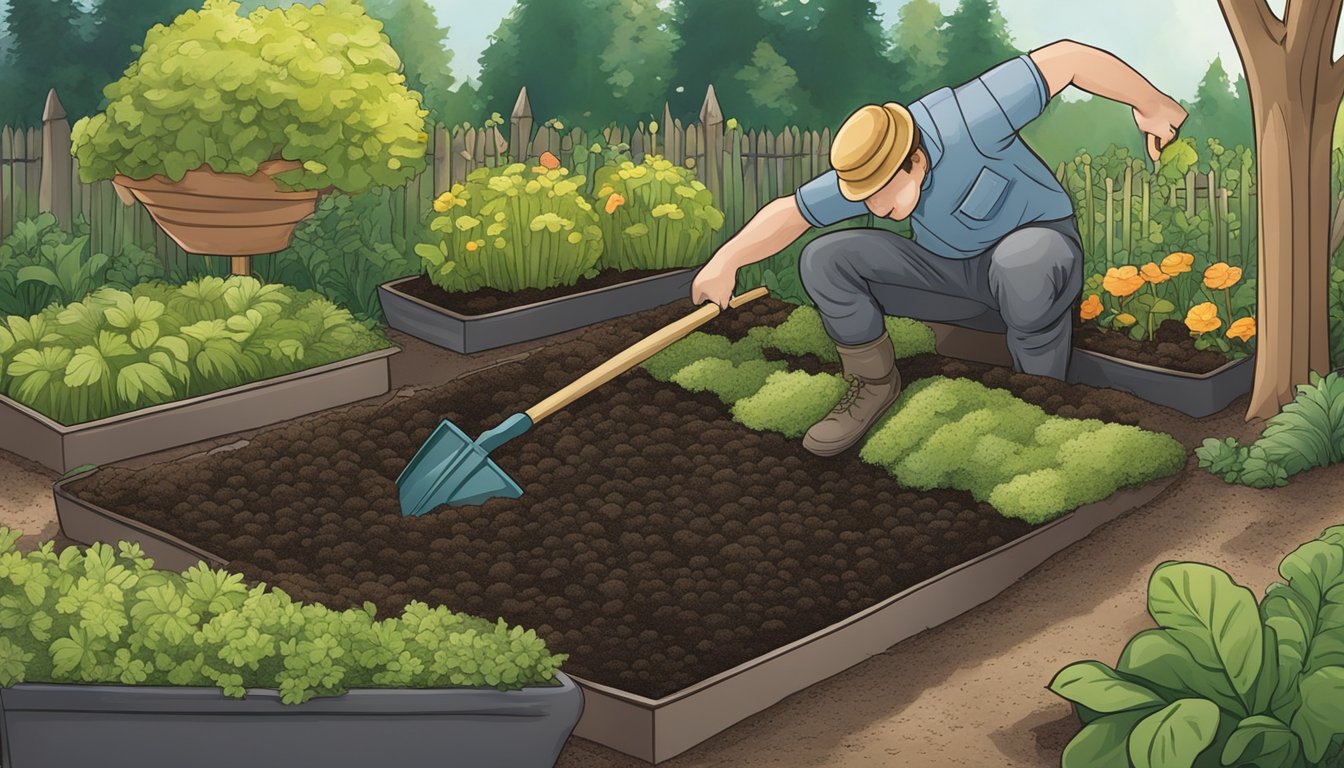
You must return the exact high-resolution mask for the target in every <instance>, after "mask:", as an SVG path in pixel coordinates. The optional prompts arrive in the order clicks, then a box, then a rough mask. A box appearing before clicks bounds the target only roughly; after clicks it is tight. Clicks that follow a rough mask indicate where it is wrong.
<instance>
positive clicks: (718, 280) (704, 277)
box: [691, 259, 737, 309]
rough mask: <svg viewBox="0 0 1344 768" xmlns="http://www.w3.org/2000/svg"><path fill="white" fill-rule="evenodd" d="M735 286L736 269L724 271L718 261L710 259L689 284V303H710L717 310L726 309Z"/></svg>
mask: <svg viewBox="0 0 1344 768" xmlns="http://www.w3.org/2000/svg"><path fill="white" fill-rule="evenodd" d="M736 284H737V270H736V269H725V268H724V266H723V264H722V262H720V261H719V260H718V259H710V260H709V263H707V264H705V266H704V267H703V268H702V269H701V270H700V271H699V272H698V273H697V274H696V276H695V280H694V281H693V282H692V283H691V301H692V302H693V303H695V304H703V303H705V302H706V301H712V302H714V303H715V304H717V305H719V309H727V308H728V302H729V301H730V300H731V299H732V298H733V288H734V287H735V286H736Z"/></svg>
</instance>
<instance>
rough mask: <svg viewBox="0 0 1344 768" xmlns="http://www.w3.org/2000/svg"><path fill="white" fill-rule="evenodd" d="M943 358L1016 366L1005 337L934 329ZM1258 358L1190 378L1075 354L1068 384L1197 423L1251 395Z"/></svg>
mask: <svg viewBox="0 0 1344 768" xmlns="http://www.w3.org/2000/svg"><path fill="white" fill-rule="evenodd" d="M928 325H929V326H930V327H931V328H933V332H934V338H935V339H936V349H937V351H938V354H940V355H945V356H947V357H957V358H961V359H963V360H973V361H975V362H977V363H987V364H990V365H1012V358H1011V357H1010V356H1009V355H1008V347H1007V344H1006V343H1005V342H1004V338H1003V335H1002V334H995V333H986V332H984V331H976V330H971V329H969V328H959V327H957V326H954V325H949V324H946V323H928ZM1254 361H1255V358H1254V356H1252V357H1247V358H1243V359H1241V360H1233V361H1230V362H1228V363H1227V364H1226V365H1223V366H1221V367H1219V368H1216V369H1214V370H1212V371H1209V372H1207V373H1186V372H1185V371H1174V370H1171V369H1170V368H1159V367H1157V366H1153V365H1146V364H1144V363H1135V362H1132V361H1129V360H1124V359H1122V358H1118V357H1114V356H1112V355H1106V354H1102V353H1100V352H1092V351H1090V350H1086V349H1078V348H1074V350H1073V357H1072V358H1071V359H1070V361H1069V375H1068V382H1069V383H1070V384H1087V385H1089V386H1093V387H1107V388H1110V389H1118V390H1121V391H1122V392H1129V393H1130V394H1133V395H1135V396H1136V397H1141V398H1143V399H1144V400H1147V401H1148V402H1150V403H1156V404H1157V405H1162V406H1166V407H1168V408H1173V409H1175V410H1177V411H1180V412H1181V413H1184V414H1187V415H1189V416H1194V417H1195V418H1204V417H1205V416H1212V415H1213V414H1215V413H1217V412H1219V411H1221V410H1223V409H1224V408H1226V407H1227V406H1228V405H1230V404H1231V403H1232V401H1233V400H1236V399H1237V398H1238V397H1241V396H1242V395H1244V394H1246V393H1247V392H1249V391H1251V382H1252V380H1253V379H1254V377H1255V362H1254Z"/></svg>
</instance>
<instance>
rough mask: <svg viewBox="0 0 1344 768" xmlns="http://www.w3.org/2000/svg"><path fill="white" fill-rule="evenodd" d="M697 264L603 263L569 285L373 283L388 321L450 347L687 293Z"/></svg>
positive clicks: (593, 319)
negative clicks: (627, 266)
mask: <svg viewBox="0 0 1344 768" xmlns="http://www.w3.org/2000/svg"><path fill="white" fill-rule="evenodd" d="M695 272H696V269H695V268H690V269H675V270H671V271H657V270H645V271H639V272H617V271H611V270H608V271H606V272H603V273H601V274H599V275H597V276H595V277H593V278H590V279H586V280H580V281H579V282H578V283H576V284H575V285H572V286H561V287H557V288H549V289H546V290H536V289H532V290H525V291H518V292H515V293H505V292H502V291H496V290H493V289H489V288H485V289H481V290H478V291H475V292H472V293H470V294H452V293H448V292H447V291H444V290H443V289H441V288H439V287H437V286H435V285H434V284H433V283H431V282H430V281H429V279H428V278H426V277H425V276H424V275H417V276H411V277H405V278H401V279H399V280H393V281H392V282H389V283H384V284H383V285H380V286H378V300H379V301H380V302H381V304H382V307H383V313H384V314H385V315H386V316H387V323H388V325H389V326H391V327H393V328H395V329H397V330H399V331H402V332H403V333H409V334H410V335H412V336H415V337H416V338H419V339H423V340H425V341H428V342H429V343H431V344H436V345H438V346H440V347H446V348H447V349H451V350H453V351H454V352H462V353H468V354H469V353H472V352H480V351H482V350H486V349H493V348H495V347H502V346H505V345H508V344H516V343H518V342H522V341H529V340H531V339H538V338H541V337H543V336H550V335H552V334H556V333H563V332H564V331H571V330H574V329H575V328H582V327H584V326H587V325H592V324H594V323H599V322H602V321H603V320H611V319H613V318H617V317H623V316H625V315H630V314H633V313H635V312H641V311H643V310H646V309H651V308H653V307H657V306H660V305H662V304H667V303H668V302H672V301H676V300H677V299H689V297H690V295H691V280H692V279H693V278H694V277H695Z"/></svg>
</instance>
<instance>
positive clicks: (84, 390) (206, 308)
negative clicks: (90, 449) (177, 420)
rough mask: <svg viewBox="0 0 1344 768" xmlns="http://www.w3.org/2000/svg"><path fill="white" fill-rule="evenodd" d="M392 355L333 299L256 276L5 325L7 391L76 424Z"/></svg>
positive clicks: (3, 382)
mask: <svg viewBox="0 0 1344 768" xmlns="http://www.w3.org/2000/svg"><path fill="white" fill-rule="evenodd" d="M386 346H387V341H386V340H385V339H384V338H383V337H382V335H381V334H380V333H375V332H373V331H370V330H368V329H366V328H364V327H363V326H362V325H360V324H359V323H358V322H356V321H355V320H354V318H352V317H351V316H350V313H349V312H347V311H346V310H344V309H340V308H338V307H337V306H336V305H334V304H332V303H331V302H329V301H327V300H326V299H324V298H322V297H320V296H317V295H316V294H312V293H300V292H298V291H295V290H294V289H292V288H287V287H284V286H280V285H268V284H264V283H261V282H258V281H257V280H255V279H253V278H250V277H234V278H230V279H228V280H222V279H220V278H217V277H209V278H204V279H201V280H197V281H193V282H190V283H187V284H186V285H183V286H181V287H173V286H169V285H165V284H163V283H146V284H143V285H139V286H136V287H135V288H133V289H131V290H130V291H129V292H128V291H123V290H119V289H115V288H103V289H99V290H97V291H94V292H93V293H91V294H89V295H88V296H86V297H85V298H83V299H82V300H80V301H78V302H74V303H72V304H69V305H61V304H52V305H51V306H49V307H47V308H46V309H43V310H42V311H41V312H39V313H37V314H35V315H32V316H30V317H22V316H17V315H12V316H10V317H9V318H8V319H6V320H5V321H4V322H3V323H0V393H3V394H4V395H6V396H8V397H11V398H13V399H15V400H17V401H18V402H20V403H23V404H24V405H27V406H29V407H30V408H33V409H35V410H37V411H39V412H41V413H43V414H45V415H47V416H49V417H51V418H52V419H55V420H56V421H58V422H60V423H62V424H67V425H69V424H79V423H82V422H86V421H90V420H94V419H100V418H104V417H107V416H113V415H116V414H118V413H126V412H128V411H133V410H136V409H138V408H144V407H146V406H149V405H154V404H156V403H164V402H169V401H173V400H181V399H185V398H188V397H194V396H196V395H203V394H207V393H211V392H217V391H220V390H223V389H228V388H230V387H235V386H239V385H241V384H246V383H248V382H252V381H259V380H262V379H268V378H272V377H275V376H280V375H283V374H286V373H292V372H294V371H298V370H303V369H305V368H311V367H314V366H318V365H323V364H326V363H330V362H334V361H336V360H343V359H346V358H349V357H353V356H355V355H360V354H363V353H365V352H369V351H372V350H374V349H380V348H383V347H386Z"/></svg>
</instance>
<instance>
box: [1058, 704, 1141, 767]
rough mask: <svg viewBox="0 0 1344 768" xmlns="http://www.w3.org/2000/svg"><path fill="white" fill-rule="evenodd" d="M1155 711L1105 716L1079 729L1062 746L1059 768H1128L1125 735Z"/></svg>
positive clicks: (1127, 740) (1127, 742)
mask: <svg viewBox="0 0 1344 768" xmlns="http://www.w3.org/2000/svg"><path fill="white" fill-rule="evenodd" d="M1154 711H1155V710H1152V709H1140V710H1134V711H1129V712H1120V713H1118V714H1114V715H1106V716H1105V717H1100V718H1097V719H1096V720H1094V721H1092V722H1091V723H1088V724H1087V725H1085V726H1083V728H1082V730H1080V731H1078V735H1076V736H1074V737H1073V739H1072V740H1070V741H1069V743H1068V745H1067V746H1065V747H1064V754H1063V756H1062V757H1061V758H1060V768H1130V765H1129V748H1128V744H1129V734H1130V732H1131V731H1133V730H1134V726H1135V725H1137V724H1138V723H1139V721H1141V720H1143V719H1144V718H1145V717H1147V716H1148V715H1150V714H1152V713H1153V712H1154Z"/></svg>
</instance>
